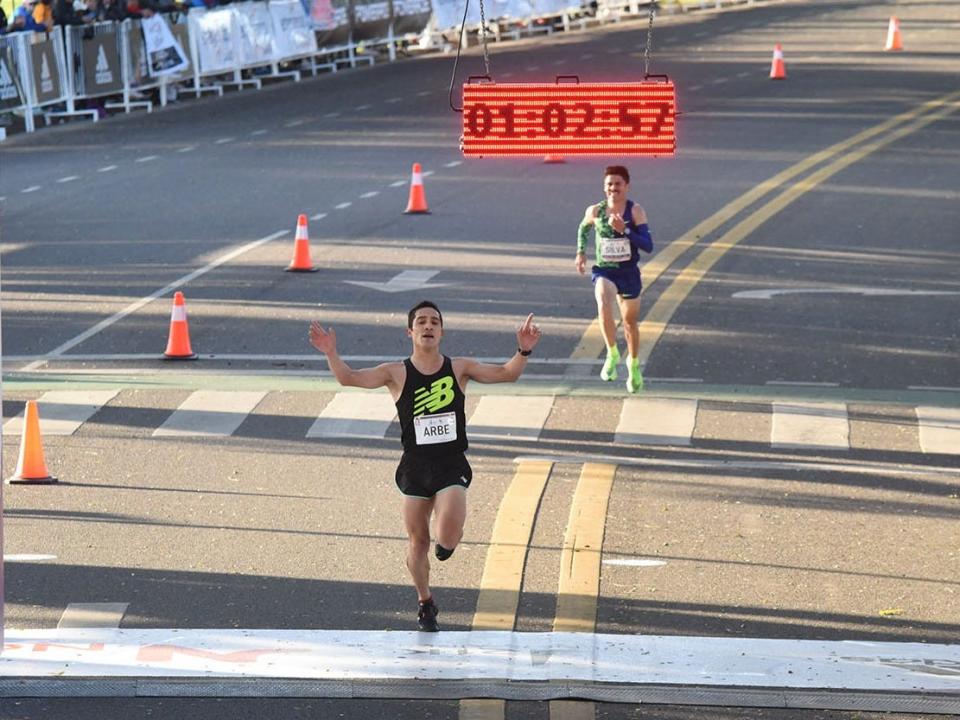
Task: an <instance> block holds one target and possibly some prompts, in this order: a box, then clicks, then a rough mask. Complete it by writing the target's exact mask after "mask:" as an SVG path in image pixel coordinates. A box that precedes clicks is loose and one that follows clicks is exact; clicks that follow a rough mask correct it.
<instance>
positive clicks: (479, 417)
mask: <svg viewBox="0 0 960 720" xmlns="http://www.w3.org/2000/svg"><path fill="white" fill-rule="evenodd" d="M552 408H553V396H552V395H484V396H483V397H481V398H480V403H479V404H478V405H477V408H476V410H474V412H473V415H471V416H470V420H469V421H468V422H467V427H468V428H469V429H470V438H471V439H472V438H477V439H480V438H485V439H504V438H513V439H524V440H536V439H538V438H539V437H540V431H541V430H542V429H543V426H544V424H545V423H546V422H547V418H548V417H549V415H550V410H551V409H552Z"/></svg>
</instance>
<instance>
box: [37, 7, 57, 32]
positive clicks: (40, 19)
mask: <svg viewBox="0 0 960 720" xmlns="http://www.w3.org/2000/svg"><path fill="white" fill-rule="evenodd" d="M33 19H34V21H35V22H36V23H37V25H41V26H43V29H44V30H46V31H48V32H49V31H50V30H52V29H53V4H52V3H51V0H39V2H37V3H36V5H34V7H33Z"/></svg>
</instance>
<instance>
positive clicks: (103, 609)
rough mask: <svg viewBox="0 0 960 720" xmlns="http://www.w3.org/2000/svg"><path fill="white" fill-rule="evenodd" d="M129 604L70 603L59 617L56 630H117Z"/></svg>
mask: <svg viewBox="0 0 960 720" xmlns="http://www.w3.org/2000/svg"><path fill="white" fill-rule="evenodd" d="M127 607H129V603H70V604H69V605H67V609H66V610H64V611H63V615H61V616H60V621H59V622H58V623H57V629H58V630H68V629H71V630H72V629H81V628H103V629H106V628H119V627H120V621H121V620H123V615H124V613H126V612H127Z"/></svg>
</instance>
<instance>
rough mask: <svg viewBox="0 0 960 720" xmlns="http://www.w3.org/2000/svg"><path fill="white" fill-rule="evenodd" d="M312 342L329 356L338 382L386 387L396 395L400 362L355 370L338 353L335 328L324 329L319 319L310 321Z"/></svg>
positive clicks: (367, 387) (372, 387)
mask: <svg viewBox="0 0 960 720" xmlns="http://www.w3.org/2000/svg"><path fill="white" fill-rule="evenodd" d="M310 344H311V345H313V347H315V348H316V349H317V350H319V351H320V352H322V353H323V354H324V355H326V356H327V363H328V364H329V365H330V370H331V371H332V372H333V376H334V377H335V378H336V380H337V382H338V383H340V384H341V385H343V386H345V387H359V388H366V389H367V390H373V389H375V388H382V387H386V388H388V389H389V390H390V392H391V393H393V394H394V395H395V396H396V395H397V394H398V393H397V391H396V385H397V382H396V380H397V378H396V371H397V369H398V366H399V367H400V368H402V367H403V366H402V365H401V364H400V363H383V364H381V365H377V366H376V367H372V368H362V369H360V370H354V369H353V368H351V367H350V366H349V365H347V364H346V363H345V362H344V361H343V359H342V358H341V357H340V355H339V354H338V353H337V333H336V331H335V330H334V329H333V328H330V329H329V330H324V329H323V327H321V325H320V323H319V321H317V320H314V321H313V322H311V323H310Z"/></svg>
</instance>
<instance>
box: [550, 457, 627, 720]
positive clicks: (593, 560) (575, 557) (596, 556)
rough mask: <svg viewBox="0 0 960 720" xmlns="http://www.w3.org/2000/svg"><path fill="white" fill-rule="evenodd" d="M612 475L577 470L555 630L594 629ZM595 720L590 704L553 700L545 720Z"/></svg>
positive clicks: (606, 468)
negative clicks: (548, 715)
mask: <svg viewBox="0 0 960 720" xmlns="http://www.w3.org/2000/svg"><path fill="white" fill-rule="evenodd" d="M616 472H617V466H616V465H611V464H607V463H586V464H584V466H583V470H582V471H581V472H580V480H579V481H578V482H577V489H576V491H575V492H574V495H573V503H572V504H571V506H570V519H569V521H568V522H567V530H566V532H565V534H564V538H563V551H562V552H561V554H560V585H559V588H558V593H557V611H556V615H555V617H554V620H553V629H554V631H555V632H585V633H592V632H594V630H595V629H596V626H597V599H598V598H599V596H600V558H601V554H602V552H603V533H604V528H605V526H606V521H607V506H608V504H609V501H610V491H611V490H612V489H613V478H614V475H616ZM595 717H596V709H595V707H594V704H593V703H592V702H582V701H577V700H554V701H552V702H551V703H550V720H593V718H595Z"/></svg>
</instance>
